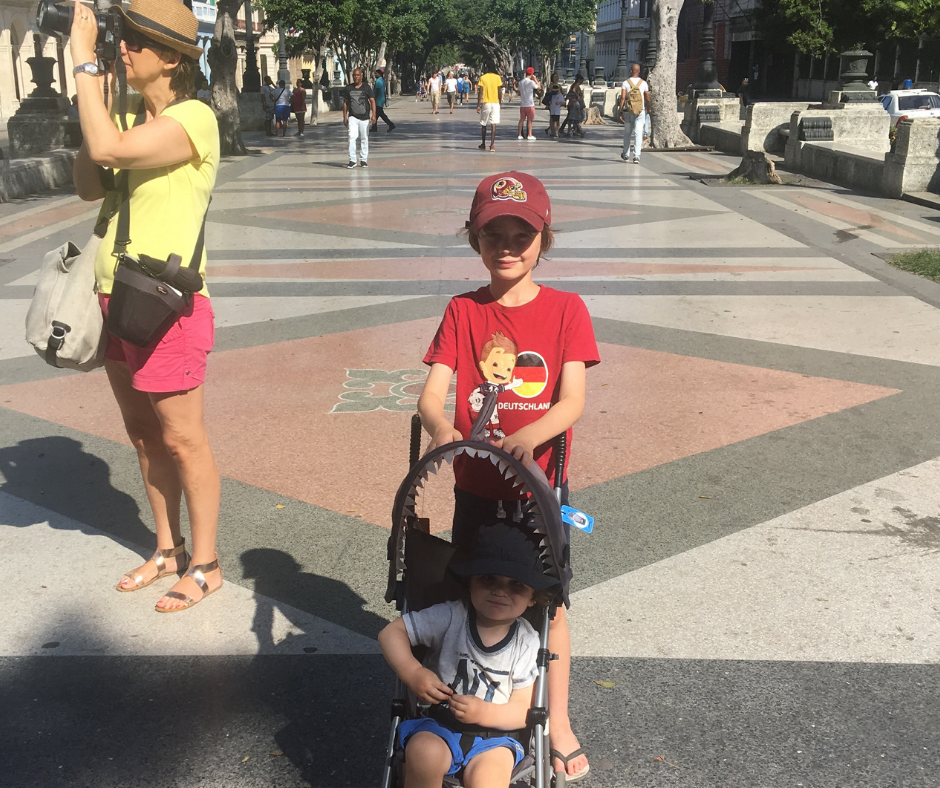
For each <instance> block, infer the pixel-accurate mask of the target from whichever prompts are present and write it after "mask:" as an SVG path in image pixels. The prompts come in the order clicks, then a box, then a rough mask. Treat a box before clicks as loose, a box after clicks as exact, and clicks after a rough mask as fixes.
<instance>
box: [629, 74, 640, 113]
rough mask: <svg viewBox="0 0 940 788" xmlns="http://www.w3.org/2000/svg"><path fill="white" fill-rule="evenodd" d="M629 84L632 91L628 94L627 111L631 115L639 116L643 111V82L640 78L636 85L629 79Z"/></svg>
mask: <svg viewBox="0 0 940 788" xmlns="http://www.w3.org/2000/svg"><path fill="white" fill-rule="evenodd" d="M627 84H628V85H629V86H630V91H629V92H628V93H627V102H626V103H627V106H626V109H627V110H628V111H629V113H630V114H631V115H639V114H640V113H641V112H642V111H643V94H642V93H641V92H640V85H642V84H643V80H642V79H639V78H638V79H637V81H636V83H634V82H633V80H632V79H628V80H627Z"/></svg>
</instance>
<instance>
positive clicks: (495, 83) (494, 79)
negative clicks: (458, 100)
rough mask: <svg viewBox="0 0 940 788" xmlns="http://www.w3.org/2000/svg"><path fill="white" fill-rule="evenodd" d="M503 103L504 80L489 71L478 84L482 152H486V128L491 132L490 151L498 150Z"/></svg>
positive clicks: (478, 112) (478, 111)
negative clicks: (498, 127)
mask: <svg viewBox="0 0 940 788" xmlns="http://www.w3.org/2000/svg"><path fill="white" fill-rule="evenodd" d="M502 103H503V80H502V77H500V75H499V74H494V73H493V72H492V71H488V72H487V73H485V74H484V75H483V76H482V77H480V79H479V81H478V82H477V114H478V115H479V116H480V125H481V126H482V127H483V128H482V130H481V131H482V136H481V139H480V150H486V127H487V126H489V127H490V129H491V131H490V150H491V151H495V150H496V127H497V126H498V125H499V108H500V106H502Z"/></svg>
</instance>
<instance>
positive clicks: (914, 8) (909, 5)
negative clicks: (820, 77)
mask: <svg viewBox="0 0 940 788" xmlns="http://www.w3.org/2000/svg"><path fill="white" fill-rule="evenodd" d="M757 18H758V24H759V25H760V28H761V30H762V31H763V33H764V37H765V39H768V40H774V39H777V40H786V41H788V42H789V43H791V44H793V46H795V47H796V48H797V49H798V50H799V51H800V52H803V53H804V54H808V55H813V56H815V57H820V56H822V55H824V54H825V53H827V52H829V53H838V52H841V51H843V50H845V49H849V48H853V47H855V46H858V45H859V44H861V43H863V42H868V43H870V44H872V45H874V44H876V43H879V42H881V41H885V40H887V39H889V38H916V37H917V36H919V35H921V34H922V33H928V34H930V33H933V32H936V30H937V29H938V27H937V25H938V22H940V0H776V2H765V3H763V4H762V7H761V8H760V9H759V10H758V12H757Z"/></svg>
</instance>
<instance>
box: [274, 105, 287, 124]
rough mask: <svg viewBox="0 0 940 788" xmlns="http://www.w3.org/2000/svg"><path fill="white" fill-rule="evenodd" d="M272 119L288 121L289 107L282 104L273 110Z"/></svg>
mask: <svg viewBox="0 0 940 788" xmlns="http://www.w3.org/2000/svg"><path fill="white" fill-rule="evenodd" d="M274 117H276V118H277V119H278V120H290V105H289V104H282V105H281V106H279V107H276V108H275V110H274Z"/></svg>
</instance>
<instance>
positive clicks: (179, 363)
mask: <svg viewBox="0 0 940 788" xmlns="http://www.w3.org/2000/svg"><path fill="white" fill-rule="evenodd" d="M108 298H109V296H106V295H102V294H100V293H99V294H98V303H99V304H101V311H102V312H103V313H104V315H105V317H107V315H108ZM214 317H215V316H214V315H213V313H212V306H211V304H210V303H209V299H208V298H206V297H205V296H201V295H194V296H193V301H192V303H191V304H190V305H189V307H187V308H186V309H185V310H184V311H183V314H181V315H180V316H179V318H178V319H177V321H176V322H175V323H173V325H172V326H170V330H169V331H167V332H166V334H164V336H163V338H162V339H160V340H158V341H157V342H155V343H154V344H153V345H151V346H149V347H137V346H136V345H132V344H131V343H130V342H125V341H124V340H123V339H118V338H117V337H116V336H114V334H109V335H108V349H107V352H106V353H105V358H107V359H110V360H111V361H123V362H125V363H126V364H127V365H128V366H129V367H130V368H131V374H132V376H133V377H132V379H131V385H132V386H133V387H134V388H135V389H137V390H138V391H146V392H148V393H152V394H163V393H166V392H169V391H189V390H190V389H194V388H196V387H197V386H201V385H202V384H203V383H204V382H205V380H206V359H207V357H208V355H209V351H210V350H212V343H213V341H214V339H215V326H214V324H213V319H214Z"/></svg>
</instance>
